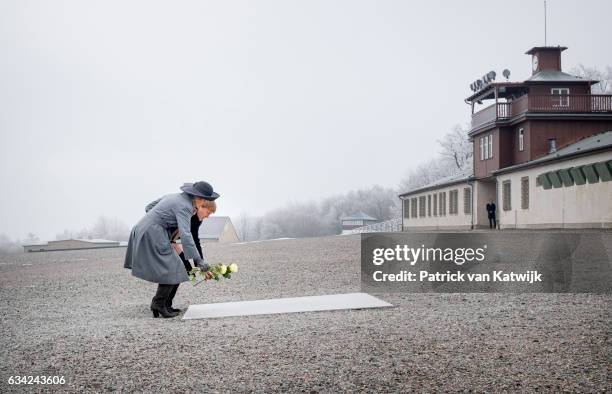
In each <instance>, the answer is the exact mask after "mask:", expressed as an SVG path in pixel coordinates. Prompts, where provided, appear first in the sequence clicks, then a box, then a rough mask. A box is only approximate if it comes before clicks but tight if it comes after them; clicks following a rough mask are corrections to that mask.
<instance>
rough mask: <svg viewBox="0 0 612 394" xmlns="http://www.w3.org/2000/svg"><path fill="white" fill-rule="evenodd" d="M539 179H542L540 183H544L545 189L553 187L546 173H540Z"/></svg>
mask: <svg viewBox="0 0 612 394" xmlns="http://www.w3.org/2000/svg"><path fill="white" fill-rule="evenodd" d="M538 179H539V181H540V185H542V187H543V188H544V189H545V190H548V189H550V188H552V183H550V179H548V177H547V176H546V174H540V175H538Z"/></svg>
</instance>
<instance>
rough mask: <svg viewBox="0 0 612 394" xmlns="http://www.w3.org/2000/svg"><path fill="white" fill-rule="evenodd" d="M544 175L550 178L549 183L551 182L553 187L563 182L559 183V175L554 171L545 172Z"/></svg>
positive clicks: (557, 186) (561, 184)
mask: <svg viewBox="0 0 612 394" xmlns="http://www.w3.org/2000/svg"><path fill="white" fill-rule="evenodd" d="M546 175H547V176H548V179H550V183H552V185H553V187H554V188H559V187H561V186H563V183H561V177H560V176H559V174H557V172H556V171H550V172H547V173H546Z"/></svg>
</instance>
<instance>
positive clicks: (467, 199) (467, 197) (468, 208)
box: [463, 187, 472, 215]
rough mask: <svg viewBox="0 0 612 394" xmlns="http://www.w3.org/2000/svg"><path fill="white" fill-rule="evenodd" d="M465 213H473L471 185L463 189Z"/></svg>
mask: <svg viewBox="0 0 612 394" xmlns="http://www.w3.org/2000/svg"><path fill="white" fill-rule="evenodd" d="M463 213H465V214H466V215H469V214H471V213H472V189H470V188H469V187H466V188H464V189H463Z"/></svg>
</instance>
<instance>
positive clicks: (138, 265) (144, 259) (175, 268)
mask: <svg viewBox="0 0 612 394" xmlns="http://www.w3.org/2000/svg"><path fill="white" fill-rule="evenodd" d="M191 198H192V197H191V196H190V195H189V194H187V193H177V194H168V195H166V196H164V197H162V198H160V199H158V200H155V201H153V202H152V203H150V204H149V205H147V207H146V208H145V210H146V211H147V213H146V215H145V216H144V217H143V218H142V219H140V221H139V222H138V223H137V224H136V225H135V226H134V228H133V229H132V232H131V233H130V240H129V241H128V246H127V251H126V254H125V263H124V264H123V267H124V268H129V269H131V270H132V275H134V276H135V277H137V278H140V279H144V280H147V281H149V282H153V283H163V284H178V283H181V282H186V281H188V280H189V277H188V276H187V272H185V267H184V265H183V262H182V261H181V258H180V257H179V256H178V254H177V253H176V252H175V251H174V249H173V248H172V245H171V243H170V235H171V233H172V231H174V230H175V229H176V228H177V227H178V230H179V236H180V238H181V244H182V245H183V253H184V254H185V258H186V259H193V260H194V261H195V262H196V264H203V263H204V262H203V260H202V258H201V257H200V254H199V253H198V250H197V249H196V246H195V240H194V239H193V236H192V235H191V217H192V216H193V204H192V202H191ZM198 242H199V240H198Z"/></svg>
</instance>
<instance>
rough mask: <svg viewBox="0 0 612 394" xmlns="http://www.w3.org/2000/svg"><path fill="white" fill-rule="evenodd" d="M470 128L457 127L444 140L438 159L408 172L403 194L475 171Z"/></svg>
mask: <svg viewBox="0 0 612 394" xmlns="http://www.w3.org/2000/svg"><path fill="white" fill-rule="evenodd" d="M467 134H468V128H467V127H461V126H460V125H455V127H453V129H452V130H451V131H450V132H449V133H447V134H446V135H445V136H444V137H442V139H440V140H438V143H439V144H440V148H441V150H440V153H439V156H438V157H435V158H432V159H431V160H429V161H427V162H425V163H423V164H420V165H419V166H417V167H416V168H413V169H410V170H408V171H407V173H406V175H405V176H404V177H403V178H402V180H401V181H400V184H399V191H400V192H401V193H403V192H406V191H409V190H412V189H416V188H419V187H421V186H425V185H428V184H430V183H433V182H436V181H438V180H440V179H442V178H445V177H449V176H452V175H457V174H467V173H470V172H472V171H473V166H474V148H473V144H472V142H470V140H469V138H468V135H467Z"/></svg>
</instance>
